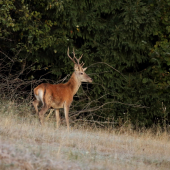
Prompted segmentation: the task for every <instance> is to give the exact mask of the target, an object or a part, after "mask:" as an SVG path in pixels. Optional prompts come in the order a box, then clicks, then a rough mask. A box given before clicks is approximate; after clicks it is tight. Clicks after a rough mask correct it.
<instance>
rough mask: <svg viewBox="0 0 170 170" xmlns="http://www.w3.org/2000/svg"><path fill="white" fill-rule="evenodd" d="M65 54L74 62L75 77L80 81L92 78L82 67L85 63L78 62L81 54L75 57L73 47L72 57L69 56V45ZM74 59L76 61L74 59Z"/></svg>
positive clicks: (90, 80)
mask: <svg viewBox="0 0 170 170" xmlns="http://www.w3.org/2000/svg"><path fill="white" fill-rule="evenodd" d="M67 55H68V57H69V58H70V59H71V60H72V61H73V63H74V71H75V75H76V77H77V79H78V80H79V81H80V82H90V83H91V82H92V81H93V80H92V78H90V77H89V76H88V75H87V74H86V73H85V71H86V69H87V67H86V68H83V66H84V64H85V63H83V62H82V63H81V64H80V63H79V62H80V59H81V58H82V57H83V54H82V55H81V56H80V58H79V59H77V58H76V55H75V52H74V48H73V56H74V57H73V58H71V57H70V55H69V47H68V51H67ZM75 60H76V61H75Z"/></svg>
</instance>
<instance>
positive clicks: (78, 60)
mask: <svg viewBox="0 0 170 170" xmlns="http://www.w3.org/2000/svg"><path fill="white" fill-rule="evenodd" d="M67 55H68V57H69V58H70V59H71V60H72V61H73V62H74V64H78V65H80V66H81V67H83V65H84V64H85V63H83V62H82V63H81V64H79V62H80V60H81V58H82V57H83V54H82V55H81V56H80V58H79V59H77V57H76V54H75V52H74V48H73V56H74V57H73V58H71V57H70V55H69V47H68V51H67ZM74 59H76V61H77V63H76V62H75V60H74Z"/></svg>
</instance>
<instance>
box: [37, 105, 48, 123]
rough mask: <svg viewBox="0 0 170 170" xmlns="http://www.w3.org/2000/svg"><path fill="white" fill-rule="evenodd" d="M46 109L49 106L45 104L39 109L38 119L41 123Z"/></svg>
mask: <svg viewBox="0 0 170 170" xmlns="http://www.w3.org/2000/svg"><path fill="white" fill-rule="evenodd" d="M48 109H49V107H48V106H47V105H44V106H43V107H42V109H41V111H40V112H39V119H40V123H41V125H43V124H44V114H45V113H46V112H47V110H48Z"/></svg>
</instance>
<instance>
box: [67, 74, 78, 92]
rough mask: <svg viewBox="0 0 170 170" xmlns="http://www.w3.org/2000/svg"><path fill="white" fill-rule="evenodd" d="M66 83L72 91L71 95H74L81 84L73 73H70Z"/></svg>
mask: <svg viewBox="0 0 170 170" xmlns="http://www.w3.org/2000/svg"><path fill="white" fill-rule="evenodd" d="M67 85H68V86H69V88H70V89H71V91H72V92H73V95H75V94H76V93H77V91H78V89H79V87H80V85H81V82H80V81H79V80H78V78H77V76H76V74H75V73H73V74H72V76H71V77H70V80H69V81H68V82H67Z"/></svg>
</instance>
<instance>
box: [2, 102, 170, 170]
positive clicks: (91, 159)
mask: <svg viewBox="0 0 170 170" xmlns="http://www.w3.org/2000/svg"><path fill="white" fill-rule="evenodd" d="M0 113H1V120H0V169H2V170H3V169H28V170H29V169H49V170H52V169H85V170H86V169H103V170H105V169H118V170H121V169H129V170H133V169H139V170H143V169H145V170H147V169H148V170H150V169H159V170H160V169H169V168H170V156H169V153H170V142H169V134H168V133H167V132H164V133H162V132H159V131H158V132H157V133H153V129H150V130H143V131H142V132H141V133H140V132H135V131H131V130H129V129H127V130H126V129H124V130H123V133H122V132H121V131H122V129H121V131H119V130H115V129H108V130H106V129H105V130H104V129H100V128H99V129H92V128H90V127H88V126H87V127H85V126H81V125H79V126H75V127H71V130H70V132H69V133H68V132H67V127H66V126H65V125H63V126H61V128H60V129H59V130H57V129H56V128H55V122H54V121H48V122H46V123H45V125H44V126H43V127H42V126H40V124H39V121H38V119H37V118H36V116H35V115H34V114H33V113H32V111H31V109H30V106H29V104H22V105H16V104H15V103H14V102H9V101H6V102H1V104H0ZM77 127H78V128H77Z"/></svg>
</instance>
